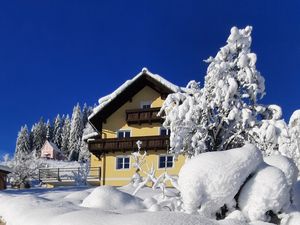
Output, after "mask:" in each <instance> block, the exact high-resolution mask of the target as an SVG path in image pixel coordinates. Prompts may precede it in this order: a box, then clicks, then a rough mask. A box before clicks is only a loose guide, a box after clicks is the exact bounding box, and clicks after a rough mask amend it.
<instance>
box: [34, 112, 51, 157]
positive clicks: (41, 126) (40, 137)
mask: <svg viewBox="0 0 300 225" xmlns="http://www.w3.org/2000/svg"><path fill="white" fill-rule="evenodd" d="M32 133H33V150H36V154H38V156H40V153H41V148H42V147H43V145H44V143H45V141H46V136H47V127H46V124H45V123H44V120H43V118H41V119H40V121H39V122H38V123H36V124H35V125H34V126H33V130H32Z"/></svg>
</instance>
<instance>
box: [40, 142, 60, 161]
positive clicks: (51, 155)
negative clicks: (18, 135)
mask: <svg viewBox="0 0 300 225" xmlns="http://www.w3.org/2000/svg"><path fill="white" fill-rule="evenodd" d="M41 158H46V159H54V160H64V159H65V157H64V155H63V154H62V152H61V150H60V149H59V148H58V147H57V146H56V145H55V144H54V143H53V142H51V141H48V140H47V141H46V142H45V143H44V145H43V147H42V148H41Z"/></svg>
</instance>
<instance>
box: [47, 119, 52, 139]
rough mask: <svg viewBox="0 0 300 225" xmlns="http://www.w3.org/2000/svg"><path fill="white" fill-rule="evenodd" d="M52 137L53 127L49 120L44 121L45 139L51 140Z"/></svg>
mask: <svg viewBox="0 0 300 225" xmlns="http://www.w3.org/2000/svg"><path fill="white" fill-rule="evenodd" d="M52 138H53V127H52V126H51V123H50V120H49V119H48V120H47V123H46V139H47V140H49V141H52Z"/></svg>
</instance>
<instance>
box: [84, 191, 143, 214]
mask: <svg viewBox="0 0 300 225" xmlns="http://www.w3.org/2000/svg"><path fill="white" fill-rule="evenodd" d="M81 206H83V207H87V208H100V209H102V210H116V209H142V208H144V206H143V203H142V201H141V200H140V199H139V198H136V197H134V196H132V195H130V194H127V193H124V192H122V191H119V190H118V189H116V188H115V187H112V186H101V187H98V188H96V189H95V190H94V191H93V192H92V193H91V194H90V195H88V196H87V197H86V198H85V199H84V200H83V202H82V204H81Z"/></svg>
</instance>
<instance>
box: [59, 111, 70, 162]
mask: <svg viewBox="0 0 300 225" xmlns="http://www.w3.org/2000/svg"><path fill="white" fill-rule="evenodd" d="M63 121H64V122H63V127H62V134H61V150H62V152H63V154H64V155H65V157H68V156H69V138H70V130H71V121H70V117H69V115H67V116H66V117H65V119H64V120H63Z"/></svg>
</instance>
